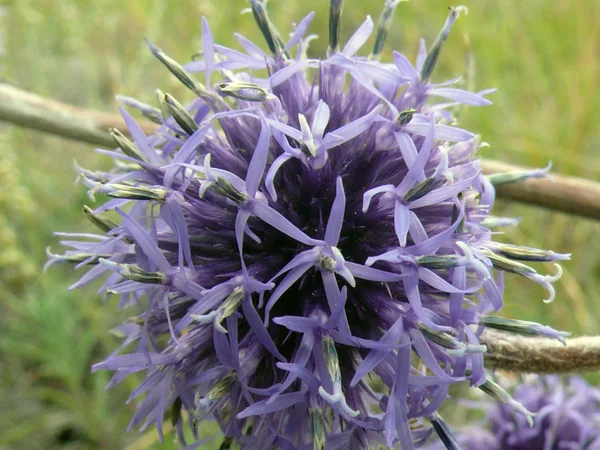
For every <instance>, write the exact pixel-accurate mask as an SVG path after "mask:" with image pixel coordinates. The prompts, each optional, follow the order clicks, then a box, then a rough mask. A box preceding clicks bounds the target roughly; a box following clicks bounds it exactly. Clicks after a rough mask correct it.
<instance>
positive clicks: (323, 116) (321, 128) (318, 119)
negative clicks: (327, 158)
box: [311, 100, 330, 141]
mask: <svg viewBox="0 0 600 450" xmlns="http://www.w3.org/2000/svg"><path fill="white" fill-rule="evenodd" d="M329 115H330V111H329V106H328V105H327V103H325V102H324V101H323V100H319V103H318V105H317V109H316V111H315V115H314V117H313V122H312V126H311V130H312V133H313V136H314V138H315V139H316V140H317V141H320V140H321V139H322V138H323V133H325V128H326V127H327V124H328V123H329Z"/></svg>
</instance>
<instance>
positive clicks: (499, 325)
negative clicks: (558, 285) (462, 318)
mask: <svg viewBox="0 0 600 450" xmlns="http://www.w3.org/2000/svg"><path fill="white" fill-rule="evenodd" d="M479 325H482V326H484V327H486V328H494V329H496V330H502V331H508V332H509V333H514V334H521V335H524V336H548V337H553V338H556V339H558V340H559V341H560V342H561V343H562V344H564V345H566V341H565V337H567V336H570V335H571V333H569V332H566V331H557V330H555V329H553V328H550V327H548V326H546V325H541V324H539V323H536V322H528V321H526V320H517V319H506V318H504V317H498V316H481V317H480V318H479Z"/></svg>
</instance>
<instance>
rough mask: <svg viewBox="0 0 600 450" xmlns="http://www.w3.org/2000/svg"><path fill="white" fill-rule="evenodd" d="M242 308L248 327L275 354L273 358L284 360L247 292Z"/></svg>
mask: <svg viewBox="0 0 600 450" xmlns="http://www.w3.org/2000/svg"><path fill="white" fill-rule="evenodd" d="M242 310H243V311H244V316H245V318H246V320H247V321H248V325H250V329H251V330H252V332H253V333H254V335H255V336H256V338H257V339H258V340H259V341H260V343H261V344H262V345H264V347H265V348H266V349H267V350H268V351H269V352H270V353H271V354H272V355H273V356H275V358H277V359H279V360H280V361H283V362H286V360H285V358H284V357H283V355H282V354H281V353H279V350H277V346H276V345H275V342H273V339H272V338H271V335H270V334H269V332H268V331H267V329H266V328H265V326H264V325H263V323H262V320H260V316H259V315H258V313H257V312H256V308H255V307H254V304H253V303H252V299H251V298H250V295H249V294H246V298H245V299H244V301H243V302H242Z"/></svg>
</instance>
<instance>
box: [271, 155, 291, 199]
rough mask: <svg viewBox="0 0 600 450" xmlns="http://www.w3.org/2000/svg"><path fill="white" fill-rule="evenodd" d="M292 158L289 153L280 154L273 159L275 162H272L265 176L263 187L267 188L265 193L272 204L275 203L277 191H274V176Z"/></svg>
mask: <svg viewBox="0 0 600 450" xmlns="http://www.w3.org/2000/svg"><path fill="white" fill-rule="evenodd" d="M292 158H293V156H292V155H290V154H289V153H282V154H281V155H279V156H278V157H277V158H276V159H275V161H273V163H272V164H271V167H269V171H268V172H267V175H266V176H265V186H266V187H267V192H268V193H269V195H270V196H271V198H272V199H273V201H274V202H276V201H277V191H275V176H276V175H277V172H278V171H279V169H280V168H281V166H283V164H284V163H285V162H286V161H288V160H290V159H292Z"/></svg>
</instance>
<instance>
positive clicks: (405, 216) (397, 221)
mask: <svg viewBox="0 0 600 450" xmlns="http://www.w3.org/2000/svg"><path fill="white" fill-rule="evenodd" d="M409 228H410V210H409V209H408V208H407V207H406V206H404V205H403V204H402V203H400V202H399V201H396V203H395V205H394V230H395V231H396V236H398V241H399V242H400V247H406V235H407V234H408V229H409Z"/></svg>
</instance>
